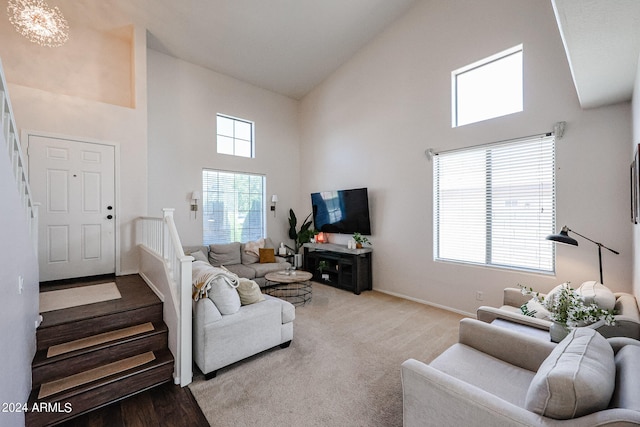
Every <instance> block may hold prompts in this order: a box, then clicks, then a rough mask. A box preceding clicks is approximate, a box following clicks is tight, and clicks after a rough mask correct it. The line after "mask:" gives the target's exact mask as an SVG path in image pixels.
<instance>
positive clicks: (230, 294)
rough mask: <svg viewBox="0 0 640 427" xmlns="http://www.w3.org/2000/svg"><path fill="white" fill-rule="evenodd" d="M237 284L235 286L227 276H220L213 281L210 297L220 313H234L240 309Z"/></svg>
mask: <svg viewBox="0 0 640 427" xmlns="http://www.w3.org/2000/svg"><path fill="white" fill-rule="evenodd" d="M236 287H237V285H235V286H233V285H232V284H231V283H230V282H229V280H227V279H226V278H225V277H222V276H221V277H218V278H216V279H214V280H213V281H212V282H211V289H209V298H210V299H211V301H213V303H214V304H215V305H216V307H217V308H218V311H219V312H220V314H223V315H226V314H234V313H236V312H237V311H238V310H240V296H239V295H238V291H236Z"/></svg>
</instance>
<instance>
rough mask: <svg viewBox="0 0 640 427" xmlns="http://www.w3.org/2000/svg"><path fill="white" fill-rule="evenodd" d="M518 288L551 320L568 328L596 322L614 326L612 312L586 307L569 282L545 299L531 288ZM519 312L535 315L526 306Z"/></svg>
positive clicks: (590, 306)
mask: <svg viewBox="0 0 640 427" xmlns="http://www.w3.org/2000/svg"><path fill="white" fill-rule="evenodd" d="M518 286H520V288H521V289H522V294H523V295H531V296H532V297H533V299H534V300H535V301H537V302H539V303H540V304H542V305H543V307H544V308H546V309H547V310H548V311H549V317H550V318H551V320H553V321H554V322H558V323H561V324H563V325H566V326H568V327H569V328H575V327H580V326H587V325H591V324H593V323H596V322H598V321H603V322H604V324H606V325H614V324H615V319H614V317H613V315H614V312H613V310H603V309H601V308H600V307H598V306H597V305H596V304H589V305H586V304H585V303H584V301H583V300H582V297H580V295H579V294H578V293H577V292H576V291H575V290H574V289H572V288H571V286H570V283H569V282H567V283H563V284H562V285H561V286H559V287H558V288H559V289H557V290H554V291H552V292H550V293H549V295H547V297H546V298H545V297H543V296H541V295H540V294H539V293H538V292H535V291H534V290H533V289H532V288H526V287H524V286H522V285H518ZM521 310H522V312H523V314H525V315H528V316H533V315H535V311H528V308H527V307H526V304H525V305H523V306H522V307H521Z"/></svg>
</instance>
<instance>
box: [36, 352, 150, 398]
mask: <svg viewBox="0 0 640 427" xmlns="http://www.w3.org/2000/svg"><path fill="white" fill-rule="evenodd" d="M155 358H156V356H155V354H153V351H148V352H146V353H143V354H139V355H137V356H133V357H128V358H126V359H122V360H118V361H117V362H113V363H109V364H108V365H104V366H100V367H98V368H94V369H91V370H89V371H84V372H80V373H79V374H75V375H71V376H68V377H65V378H62V379H60V380H56V381H51V382H48V383H44V384H42V385H41V386H40V392H39V393H38V399H42V398H44V397H47V396H52V395H54V394H57V393H60V392H62V391H65V390H69V389H72V388H74V387H78V386H81V385H83V384H88V383H90V382H92V381H96V380H99V379H101V378H106V377H108V376H110V375H114V374H117V373H120V372H124V371H126V370H128V369H133V368H136V367H138V366H142V365H144V364H145V363H149V362H152V361H153V360H155Z"/></svg>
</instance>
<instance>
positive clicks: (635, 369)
mask: <svg viewBox="0 0 640 427" xmlns="http://www.w3.org/2000/svg"><path fill="white" fill-rule="evenodd" d="M638 360H640V346H637V345H625V346H624V347H622V348H621V349H620V350H619V351H618V353H616V357H615V361H616V389H615V391H614V392H613V397H612V398H611V403H609V407H610V408H624V409H631V410H633V411H640V381H638V378H640V364H638Z"/></svg>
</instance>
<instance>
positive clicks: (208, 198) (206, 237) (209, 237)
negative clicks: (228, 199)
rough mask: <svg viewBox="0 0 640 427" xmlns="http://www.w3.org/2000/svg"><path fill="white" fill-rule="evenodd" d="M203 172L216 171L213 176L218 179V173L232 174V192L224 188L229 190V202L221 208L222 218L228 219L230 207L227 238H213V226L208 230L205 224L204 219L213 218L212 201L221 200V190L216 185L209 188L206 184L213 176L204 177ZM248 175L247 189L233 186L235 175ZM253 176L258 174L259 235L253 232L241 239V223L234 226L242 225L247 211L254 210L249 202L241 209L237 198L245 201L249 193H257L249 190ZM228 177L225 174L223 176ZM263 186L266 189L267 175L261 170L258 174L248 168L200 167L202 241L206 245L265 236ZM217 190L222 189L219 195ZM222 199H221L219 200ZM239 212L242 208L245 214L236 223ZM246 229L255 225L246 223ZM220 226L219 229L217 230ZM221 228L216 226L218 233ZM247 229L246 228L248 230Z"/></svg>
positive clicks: (249, 196) (265, 222) (205, 175)
mask: <svg viewBox="0 0 640 427" xmlns="http://www.w3.org/2000/svg"><path fill="white" fill-rule="evenodd" d="M207 174H216V175H217V177H216V178H214V179H217V180H218V182H220V180H221V175H227V176H228V175H232V176H233V181H234V182H233V190H234V191H233V192H232V191H226V193H227V194H231V193H233V204H232V206H225V205H224V204H223V210H222V211H221V212H222V214H221V215H222V217H223V221H226V220H228V219H229V218H228V216H227V215H228V212H229V211H232V212H233V218H232V219H233V221H229V223H230V224H231V223H232V224H231V225H230V227H229V228H228V231H229V238H228V239H217V238H216V236H215V234H216V231H215V229H214V230H211V231H210V230H209V227H208V222H215V218H214V217H215V216H216V214H215V212H216V209H215V206H214V203H216V202H218V203H219V202H223V201H222V200H220V199H222V198H224V193H225V191H224V190H221V189H218V190H217V191H216V190H215V189H210V188H209V187H208V184H209V183H212V182H213V181H214V179H210V178H208V177H207ZM245 177H246V179H249V184H248V185H249V189H248V191H245V192H241V193H239V192H238V188H237V184H238V182H237V180H238V178H240V179H242V178H245ZM255 178H260V180H261V184H260V185H261V187H262V188H261V191H260V192H259V194H260V200H261V203H260V215H259V217H258V218H259V220H260V224H261V227H260V233H259V234H260V235H258V234H255V233H254V234H255V235H253V234H252V235H251V236H250V237H248V238H246V239H243V238H242V234H243V233H244V227H241V228H238V227H239V226H240V225H244V221H246V220H247V217H248V216H249V214H250V213H251V212H255V211H253V210H252V209H251V206H249V208H248V209H241V208H240V207H239V204H241V203H242V202H241V201H239V200H240V199H241V198H242V197H245V198H246V200H245V203H246V202H247V201H249V203H250V201H251V200H252V197H251V195H255V194H258V193H257V192H252V191H251V180H252V179H255ZM227 179H228V178H227ZM266 190H267V176H266V175H264V174H259V173H251V172H240V171H229V170H221V169H210V168H203V169H202V226H203V232H202V242H203V244H204V245H209V244H224V243H231V242H241V243H246V242H248V241H252V240H257V239H260V238H265V237H266V236H267V196H266ZM220 193H223V194H222V195H220ZM223 203H224V202H223ZM239 212H246V214H245V215H246V216H245V218H244V219H243V222H242V224H239V223H238V217H239ZM250 229H255V227H250ZM221 230H222V231H221ZM224 230H225V228H224V227H221V228H219V229H218V231H217V232H218V233H222V232H224ZM249 232H250V231H249Z"/></svg>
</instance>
